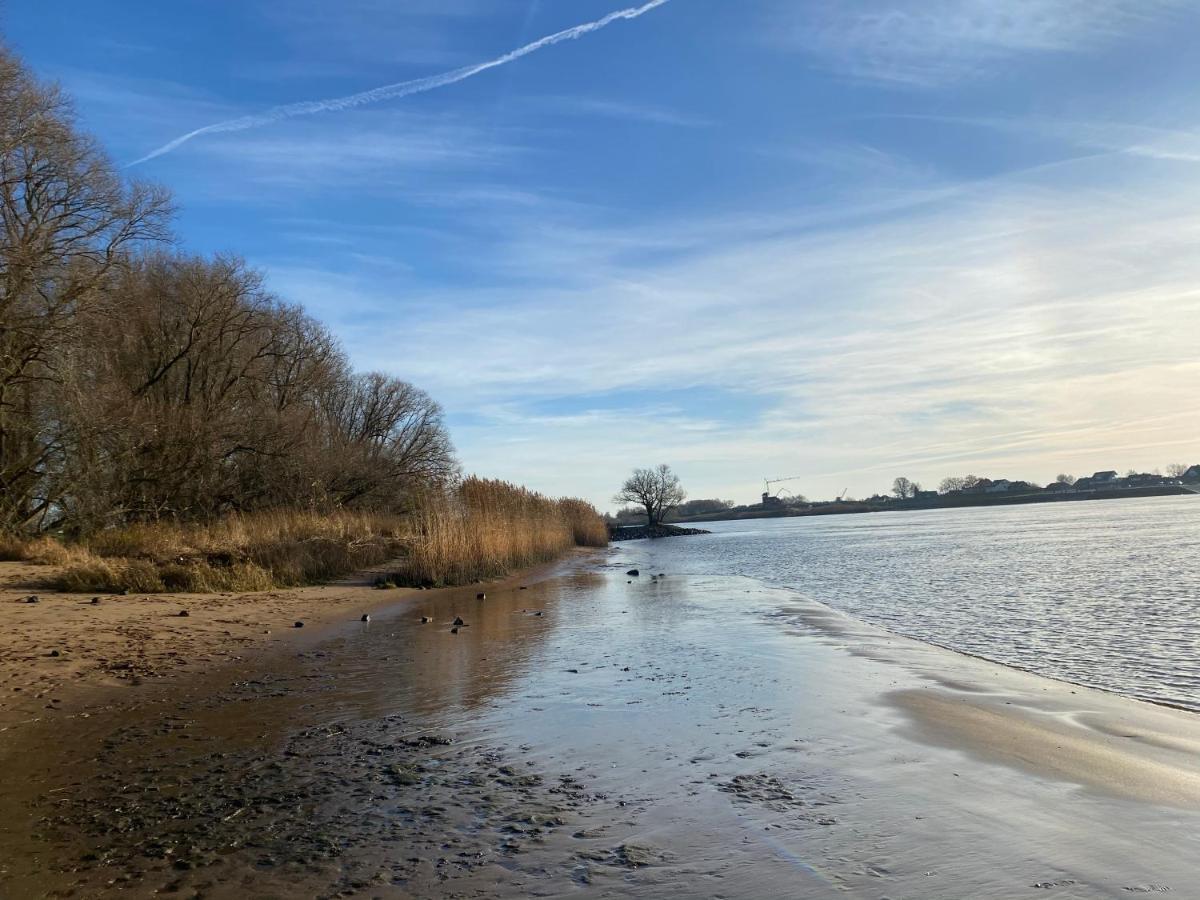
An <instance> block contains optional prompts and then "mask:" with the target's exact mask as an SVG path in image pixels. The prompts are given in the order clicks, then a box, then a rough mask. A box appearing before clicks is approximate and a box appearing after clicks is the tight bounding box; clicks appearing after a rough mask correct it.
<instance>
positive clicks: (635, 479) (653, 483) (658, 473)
mask: <svg viewBox="0 0 1200 900" xmlns="http://www.w3.org/2000/svg"><path fill="white" fill-rule="evenodd" d="M686 499H687V491H685V490H684V489H683V486H682V485H681V484H680V483H679V477H678V476H677V475H676V474H675V473H674V472H672V471H671V467H670V466H668V465H667V464H666V463H663V464H662V465H659V466H657V467H655V468H653V469H634V470H633V474H632V475H630V476H629V477H628V478H626V479H625V483H624V484H623V485H621V490H620V491H618V492H617V494H616V496H615V497H613V502H614V503H635V504H637V505H638V506H640V507H642V508H643V509H644V510H646V524H647V525H648V526H650V527H651V528H653V527H654V526H655V525H661V524H662V523H663V520H664V519H665V518H666V516H667V515H668V514H669V513H670V512H671V511H672V510H674V509H675V507H677V506H679V504H680V503H682V502H683V501H684V500H686Z"/></svg>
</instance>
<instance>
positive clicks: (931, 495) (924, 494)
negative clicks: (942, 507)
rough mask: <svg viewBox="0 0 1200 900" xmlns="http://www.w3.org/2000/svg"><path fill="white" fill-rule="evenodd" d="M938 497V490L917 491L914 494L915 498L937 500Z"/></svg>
mask: <svg viewBox="0 0 1200 900" xmlns="http://www.w3.org/2000/svg"><path fill="white" fill-rule="evenodd" d="M937 498H938V492H937V491H917V492H916V493H915V494H913V499H914V500H936V499H937Z"/></svg>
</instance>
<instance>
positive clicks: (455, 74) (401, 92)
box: [128, 0, 670, 166]
mask: <svg viewBox="0 0 1200 900" xmlns="http://www.w3.org/2000/svg"><path fill="white" fill-rule="evenodd" d="M668 2H670V0H650V2H649V3H646V4H645V5H644V6H636V7H630V8H628V9H620V10H617V11H616V12H611V13H609V14H608V15H607V16H604V17H603V18H602V19H597V20H596V21H594V22H586V23H584V24H583V25H576V26H574V27H573V28H567V29H565V30H564V31H559V32H557V33H555V34H550V35H547V36H546V37H544V38H539V39H538V40H536V41H534V42H533V43H531V44H526V45H525V46H524V47H518V48H517V49H516V50H513V51H511V52H509V53H505V54H504V55H503V56H497V57H496V58H495V59H491V60H488V61H487V62H482V63H476V64H475V65H473V66H464V67H463V68H461V69H454V70H453V71H450V72H443V73H442V74H441V75H430V76H429V77H427V78H418V79H416V80H414V81H401V82H397V83H396V84H385V85H384V86H383V87H377V88H372V89H371V90H369V91H362V92H361V93H358V94H350V95H349V96H347V97H335V98H333V99H331V100H304V101H301V102H299V103H288V104H286V105H284V106H276V107H275V108H274V109H268V110H267V111H266V112H261V113H255V114H253V115H249V116H242V117H241V118H237V119H227V120H226V121H224V122H216V123H214V124H212V125H205V126H204V127H203V128H197V129H196V130H195V131H189V132H188V133H187V134H184V135H180V136H179V137H177V138H175V140H173V141H169V142H168V143H166V144H163V145H162V146H161V147H159V148H158V149H157V150H152V151H150V152H149V153H147V154H146V155H145V156H143V157H141V158H140V159H135V160H134V161H133V162H131V163H129V164H128V165H129V166H136V165H139V164H140V163H144V162H147V161H148V160H151V159H154V158H155V157H157V156H162V155H163V154H165V153H170V152H171V151H172V150H175V149H176V148H178V147H180V146H182V145H183V144H186V143H187V142H188V141H190V140H191V139H192V138H197V137H200V136H201V135H202V134H217V133H219V132H223V131H244V130H246V129H247V128H258V127H259V126H262V125H270V124H271V123H272V122H279V121H282V120H283V119H291V118H295V117H296V116H312V115H316V114H317V113H323V112H336V111H338V110H342V109H351V108H352V107H355V106H364V105H366V104H368V103H378V102H380V101H381V100H396V99H399V98H401V97H409V96H412V95H413V94H423V93H425V92H426V91H432V90H436V89H437V88H440V87H446V86H447V85H450V84H456V83H458V82H460V81H466V80H467V79H468V78H471V77H473V76H475V75H478V74H479V73H480V72H486V71H487V70H488V69H494V68H496V67H497V66H503V65H507V64H508V63H510V62H514V61H515V60H518V59H520V58H521V57H522V56H528V55H529V54H530V53H534V52H536V51H538V50H541V49H542V48H543V47H549V46H551V45H553V44H560V43H562V42H563V41H573V40H576V39H577V38H581V37H583V36H584V35H585V34H591V33H592V32H593V31H599V30H600V29H601V28H605V27H606V26H608V25H611V24H612V23H613V22H616V21H618V20H620V19H636V18H638V17H639V16H643V15H645V14H646V13H648V12H650V11H651V10H652V9H657V8H658V7H660V6H662V5H663V4H665V3H668Z"/></svg>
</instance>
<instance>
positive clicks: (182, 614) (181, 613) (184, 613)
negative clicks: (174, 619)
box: [175, 609, 191, 619]
mask: <svg viewBox="0 0 1200 900" xmlns="http://www.w3.org/2000/svg"><path fill="white" fill-rule="evenodd" d="M175 615H177V616H179V618H181V619H186V618H187V617H188V616H190V615H191V613H190V612H188V611H187V610H186V609H181V610H180V611H179V612H177V613H176V614H175Z"/></svg>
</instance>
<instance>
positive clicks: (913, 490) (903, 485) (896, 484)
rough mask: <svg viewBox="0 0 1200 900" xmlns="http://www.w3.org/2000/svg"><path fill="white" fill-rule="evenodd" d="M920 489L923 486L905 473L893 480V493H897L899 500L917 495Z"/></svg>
mask: <svg viewBox="0 0 1200 900" xmlns="http://www.w3.org/2000/svg"><path fill="white" fill-rule="evenodd" d="M920 489H921V486H920V485H919V484H917V483H916V482H913V481H909V480H908V479H907V478H905V477H904V476H903V475H902V476H900V477H899V478H897V479H896V480H895V481H893V482H892V493H893V494H895V495H896V498H897V499H899V500H907V499H909V498H911V497H915V496H916V495H917V491H919V490H920Z"/></svg>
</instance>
